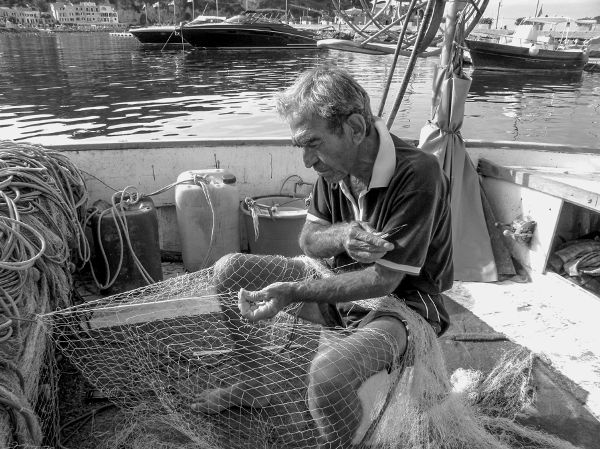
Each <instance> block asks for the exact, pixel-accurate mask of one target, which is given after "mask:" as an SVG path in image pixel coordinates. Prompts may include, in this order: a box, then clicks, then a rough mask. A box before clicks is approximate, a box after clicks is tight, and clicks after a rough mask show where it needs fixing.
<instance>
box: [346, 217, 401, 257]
mask: <svg viewBox="0 0 600 449" xmlns="http://www.w3.org/2000/svg"><path fill="white" fill-rule="evenodd" d="M345 231H346V232H345V233H344V236H343V245H344V248H345V249H346V252H347V253H348V255H349V256H350V257H352V258H353V259H354V260H356V261H357V262H361V263H371V262H375V261H376V260H378V259H381V258H382V257H383V256H384V255H385V253H387V252H388V251H390V250H392V249H394V244H393V243H390V242H388V241H387V240H384V239H383V238H381V237H380V236H379V235H378V233H377V232H376V231H375V229H373V228H372V227H371V226H370V225H369V224H368V223H366V222H363V221H353V222H351V223H348V225H347V226H346V229H345Z"/></svg>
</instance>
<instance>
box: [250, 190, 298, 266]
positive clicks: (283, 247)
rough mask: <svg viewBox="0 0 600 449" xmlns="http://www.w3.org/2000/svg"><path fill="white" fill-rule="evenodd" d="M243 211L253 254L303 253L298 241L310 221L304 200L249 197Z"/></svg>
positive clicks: (278, 197)
mask: <svg viewBox="0 0 600 449" xmlns="http://www.w3.org/2000/svg"><path fill="white" fill-rule="evenodd" d="M241 210H242V215H243V217H244V225H245V227H246V235H247V236H248V246H249V249H250V252H251V253H252V254H279V255H282V256H288V257H293V256H298V255H301V254H302V250H301V249H300V245H299V244H298V238H299V237H300V232H301V231H302V227H303V226H304V222H305V221H306V213H307V205H306V200H305V199H304V198H298V197H293V196H285V195H276V196H259V197H255V198H246V199H245V200H244V201H242V204H241Z"/></svg>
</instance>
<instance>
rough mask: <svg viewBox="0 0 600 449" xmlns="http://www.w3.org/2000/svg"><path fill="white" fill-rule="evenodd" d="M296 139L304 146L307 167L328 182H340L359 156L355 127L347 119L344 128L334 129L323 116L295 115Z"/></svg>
mask: <svg viewBox="0 0 600 449" xmlns="http://www.w3.org/2000/svg"><path fill="white" fill-rule="evenodd" d="M290 130H291V132H292V142H293V143H294V145H295V146H298V147H300V148H302V151H303V153H302V158H303V160H304V165H305V166H306V167H307V168H312V169H313V170H315V171H316V172H317V173H318V174H319V176H322V177H323V178H325V179H326V180H327V181H328V182H339V181H341V180H342V179H344V178H345V177H346V176H348V175H349V174H350V172H351V169H352V166H353V164H354V161H355V157H356V150H357V147H356V146H355V145H354V143H353V142H352V138H351V136H352V129H351V128H350V126H349V125H348V124H347V123H345V122H344V124H343V125H342V131H341V132H339V133H336V132H334V131H332V130H331V129H330V128H329V126H328V123H327V121H326V120H324V119H322V118H303V117H293V119H292V120H291V121H290Z"/></svg>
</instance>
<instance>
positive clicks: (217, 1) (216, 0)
mask: <svg viewBox="0 0 600 449" xmlns="http://www.w3.org/2000/svg"><path fill="white" fill-rule="evenodd" d="M215 4H216V5H217V16H218V15H219V0H215Z"/></svg>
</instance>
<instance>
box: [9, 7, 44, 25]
mask: <svg viewBox="0 0 600 449" xmlns="http://www.w3.org/2000/svg"><path fill="white" fill-rule="evenodd" d="M39 22H40V11H39V10H38V9H35V8H22V7H14V8H7V7H4V6H3V7H0V23H3V24H7V23H12V24H14V25H21V26H24V27H35V26H37V25H38V24H39Z"/></svg>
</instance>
